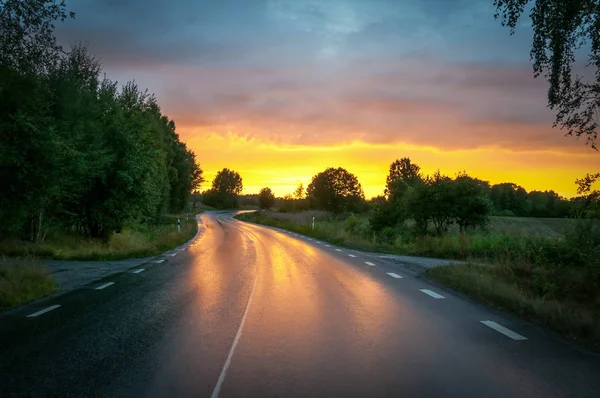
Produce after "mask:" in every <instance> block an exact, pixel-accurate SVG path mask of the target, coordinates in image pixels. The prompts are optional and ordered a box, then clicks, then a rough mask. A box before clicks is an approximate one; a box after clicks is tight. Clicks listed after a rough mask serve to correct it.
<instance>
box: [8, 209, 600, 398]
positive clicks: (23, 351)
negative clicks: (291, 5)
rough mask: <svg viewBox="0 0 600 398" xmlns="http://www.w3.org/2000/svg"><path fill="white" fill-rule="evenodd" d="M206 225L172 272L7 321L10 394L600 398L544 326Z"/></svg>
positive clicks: (225, 218)
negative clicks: (541, 327) (543, 328)
mask: <svg viewBox="0 0 600 398" xmlns="http://www.w3.org/2000/svg"><path fill="white" fill-rule="evenodd" d="M201 220H202V223H203V227H204V233H203V235H202V237H201V238H200V239H199V240H198V241H197V242H195V243H194V244H193V245H191V246H190V247H189V248H188V249H187V250H181V251H174V252H172V253H170V254H171V255H168V256H165V260H166V261H164V262H162V263H148V264H143V265H141V266H140V267H141V268H140V267H137V268H136V269H134V270H130V271H128V272H124V273H123V274H121V275H119V276H116V277H111V278H110V280H103V281H99V282H98V283H96V284H93V285H91V286H89V287H87V288H85V289H80V290H78V291H76V292H73V293H71V294H68V295H66V296H61V297H57V298H54V299H53V300H52V301H49V302H44V303H41V304H36V305H34V306H33V307H32V308H27V307H26V308H23V309H21V310H19V311H16V312H13V313H10V314H9V315H5V316H2V317H0V350H1V352H2V353H3V355H2V356H1V358H0V374H1V375H2V378H1V379H0V380H2V383H1V384H0V396H3V397H4V396H86V397H87V396H111V397H120V396H123V397H127V396H145V397H210V396H212V397H217V396H220V397H276V396H286V397H313V396H314V397H342V396H345V397H385V396H394V397H396V396H401V397H433V396H435V397H502V398H505V397H598V396H599V392H598V391H599V390H598V388H599V387H600V381H599V379H598V377H597V375H598V374H600V358H599V356H597V355H595V354H591V353H587V352H585V351H583V350H580V349H578V348H577V347H575V346H573V345H571V344H570V343H567V342H564V341H562V340H561V339H559V338H557V337H555V336H554V335H553V334H551V333H549V332H546V331H544V330H542V329H540V328H538V327H536V326H532V325H530V324H528V323H526V322H523V321H519V320H516V319H512V318H508V317H505V316H502V315H499V314H497V313H495V312H493V311H490V310H488V309H486V308H484V307H482V306H480V305H477V304H474V303H472V302H470V301H467V300H464V299H462V298H460V297H458V296H455V295H454V294H452V293H450V292H448V291H444V290H442V289H441V288H439V287H437V286H432V285H430V284H428V283H427V282H426V281H424V280H423V279H421V278H419V277H416V276H415V275H412V274H410V273H408V272H404V271H403V270H402V269H401V268H397V267H395V266H393V265H392V264H387V263H385V262H384V261H385V260H383V259H379V258H377V257H376V256H369V255H366V254H363V253H360V252H354V251H351V250H348V249H344V248H339V247H334V246H332V245H330V244H325V243H324V242H318V241H316V240H314V239H309V238H306V237H302V236H299V235H296V234H292V233H289V232H285V231H280V230H275V229H272V228H266V227H262V226H258V225H253V224H248V223H242V222H240V221H237V220H234V219H232V218H231V213H226V212H209V213H205V214H203V215H202V217H201ZM139 269H144V271H143V272H142V271H139ZM111 282H113V283H112V284H109V283H111ZM107 284H109V285H107ZM105 285H107V286H105ZM103 286H105V287H103ZM98 288H101V289H100V290H98ZM56 305H60V307H56V308H53V309H52V310H51V311H48V312H45V313H43V314H41V315H38V316H35V317H29V318H28V317H27V315H31V314H35V313H36V311H37V312H39V311H44V310H45V309H47V308H51V307H52V306H56Z"/></svg>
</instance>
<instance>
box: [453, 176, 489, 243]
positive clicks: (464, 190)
mask: <svg viewBox="0 0 600 398" xmlns="http://www.w3.org/2000/svg"><path fill="white" fill-rule="evenodd" d="M452 185H453V191H454V192H453V196H454V198H453V202H454V210H453V212H452V213H453V217H454V219H455V220H456V223H457V224H458V226H459V228H460V230H461V231H464V230H466V229H468V228H473V227H479V226H483V225H485V224H486V223H487V221H488V216H489V214H490V212H491V210H492V203H491V201H490V200H489V199H488V191H489V189H490V184H489V183H488V182H487V181H482V180H480V179H477V178H473V177H470V176H469V175H467V174H466V173H464V172H462V173H459V174H458V175H457V176H456V178H455V179H454V181H453V184H452Z"/></svg>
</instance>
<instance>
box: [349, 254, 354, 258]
mask: <svg viewBox="0 0 600 398" xmlns="http://www.w3.org/2000/svg"><path fill="white" fill-rule="evenodd" d="M348 257H356V256H355V255H354V254H348Z"/></svg>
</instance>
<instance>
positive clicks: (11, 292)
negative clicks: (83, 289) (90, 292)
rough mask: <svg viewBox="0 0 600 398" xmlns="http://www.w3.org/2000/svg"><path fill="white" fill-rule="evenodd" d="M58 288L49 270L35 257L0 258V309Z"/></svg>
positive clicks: (2, 309)
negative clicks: (9, 259) (10, 259)
mask: <svg viewBox="0 0 600 398" xmlns="http://www.w3.org/2000/svg"><path fill="white" fill-rule="evenodd" d="M57 290H58V286H57V285H56V284H55V283H54V281H53V280H52V278H50V276H49V275H48V272H47V271H46V270H45V269H44V268H43V267H42V266H41V265H40V262H39V260H38V259H36V258H34V257H24V258H21V259H18V260H13V261H11V262H9V261H7V260H6V258H2V259H0V311H4V310H7V309H10V308H13V307H16V306H18V305H21V304H24V303H27V302H28V301H31V300H34V299H37V298H40V297H44V296H47V295H49V294H51V293H53V292H55V291H57Z"/></svg>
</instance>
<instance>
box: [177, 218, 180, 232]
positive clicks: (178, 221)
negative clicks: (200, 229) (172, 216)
mask: <svg viewBox="0 0 600 398" xmlns="http://www.w3.org/2000/svg"><path fill="white" fill-rule="evenodd" d="M177 232H181V220H179V217H177Z"/></svg>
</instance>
